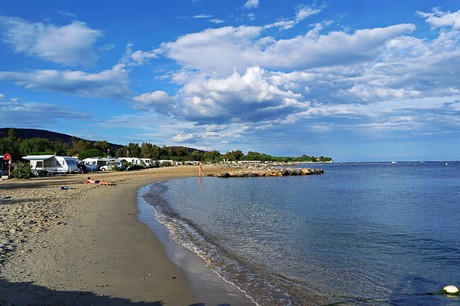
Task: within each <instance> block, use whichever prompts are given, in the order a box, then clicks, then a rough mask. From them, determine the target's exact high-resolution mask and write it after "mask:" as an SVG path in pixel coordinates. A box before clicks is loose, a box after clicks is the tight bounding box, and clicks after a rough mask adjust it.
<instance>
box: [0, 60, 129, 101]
mask: <svg viewBox="0 0 460 306" xmlns="http://www.w3.org/2000/svg"><path fill="white" fill-rule="evenodd" d="M2 79H3V80H10V81H13V82H15V83H17V84H20V85H22V86H24V87H26V88H28V89H32V90H38V91H51V92H60V93H64V94H68V95H76V96H82V97H90V98H95V97H99V98H117V99H121V98H126V97H127V96H128V95H129V94H130V89H129V78H128V72H127V71H126V70H125V69H124V68H123V66H122V65H116V66H114V67H113V68H112V69H109V70H104V71H101V72H98V73H86V72H83V71H69V70H66V71H61V70H36V71H32V72H14V71H3V72H0V80H2Z"/></svg>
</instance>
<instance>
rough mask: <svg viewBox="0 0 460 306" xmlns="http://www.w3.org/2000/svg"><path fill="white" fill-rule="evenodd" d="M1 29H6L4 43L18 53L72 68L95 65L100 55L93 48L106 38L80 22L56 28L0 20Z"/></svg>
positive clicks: (19, 19)
mask: <svg viewBox="0 0 460 306" xmlns="http://www.w3.org/2000/svg"><path fill="white" fill-rule="evenodd" d="M0 27H1V28H3V35H2V36H3V40H4V42H6V43H7V44H9V45H10V46H11V47H13V49H14V51H16V52H18V53H25V54H27V55H29V56H34V57H38V58H41V59H43V60H47V61H52V62H55V63H58V64H63V65H69V66H75V65H79V64H83V65H89V64H92V63H94V61H95V60H96V59H97V55H96V54H95V52H94V51H93V45H94V43H95V42H96V40H97V39H98V38H99V37H101V36H103V32H102V31H100V30H94V29H91V28H89V27H88V26H87V25H86V24H85V23H84V22H79V21H74V22H72V23H71V24H69V25H65V26H56V25H52V24H43V23H32V22H29V21H26V20H24V19H21V18H13V17H0Z"/></svg>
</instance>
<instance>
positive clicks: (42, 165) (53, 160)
mask: <svg viewBox="0 0 460 306" xmlns="http://www.w3.org/2000/svg"><path fill="white" fill-rule="evenodd" d="M22 159H25V160H28V161H30V168H31V172H32V174H33V175H35V176H44V175H53V174H65V173H77V172H78V168H77V163H76V162H75V159H73V158H72V157H69V156H58V155H28V156H24V157H23V158H22Z"/></svg>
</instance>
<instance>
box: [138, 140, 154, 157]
mask: <svg viewBox="0 0 460 306" xmlns="http://www.w3.org/2000/svg"><path fill="white" fill-rule="evenodd" d="M140 156H141V157H142V158H152V157H153V145H152V144H151V143H147V142H144V143H143V144H142V145H141V155H140Z"/></svg>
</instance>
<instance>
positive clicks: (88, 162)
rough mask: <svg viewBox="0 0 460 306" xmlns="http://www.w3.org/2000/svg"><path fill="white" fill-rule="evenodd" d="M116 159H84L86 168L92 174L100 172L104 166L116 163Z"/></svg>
mask: <svg viewBox="0 0 460 306" xmlns="http://www.w3.org/2000/svg"><path fill="white" fill-rule="evenodd" d="M114 160H115V159H114V158H98V157H88V158H85V159H83V163H84V164H85V166H86V167H87V168H88V169H89V170H90V171H92V172H94V171H99V169H100V168H101V167H102V166H105V165H107V164H108V163H109V162H111V161H114Z"/></svg>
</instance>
